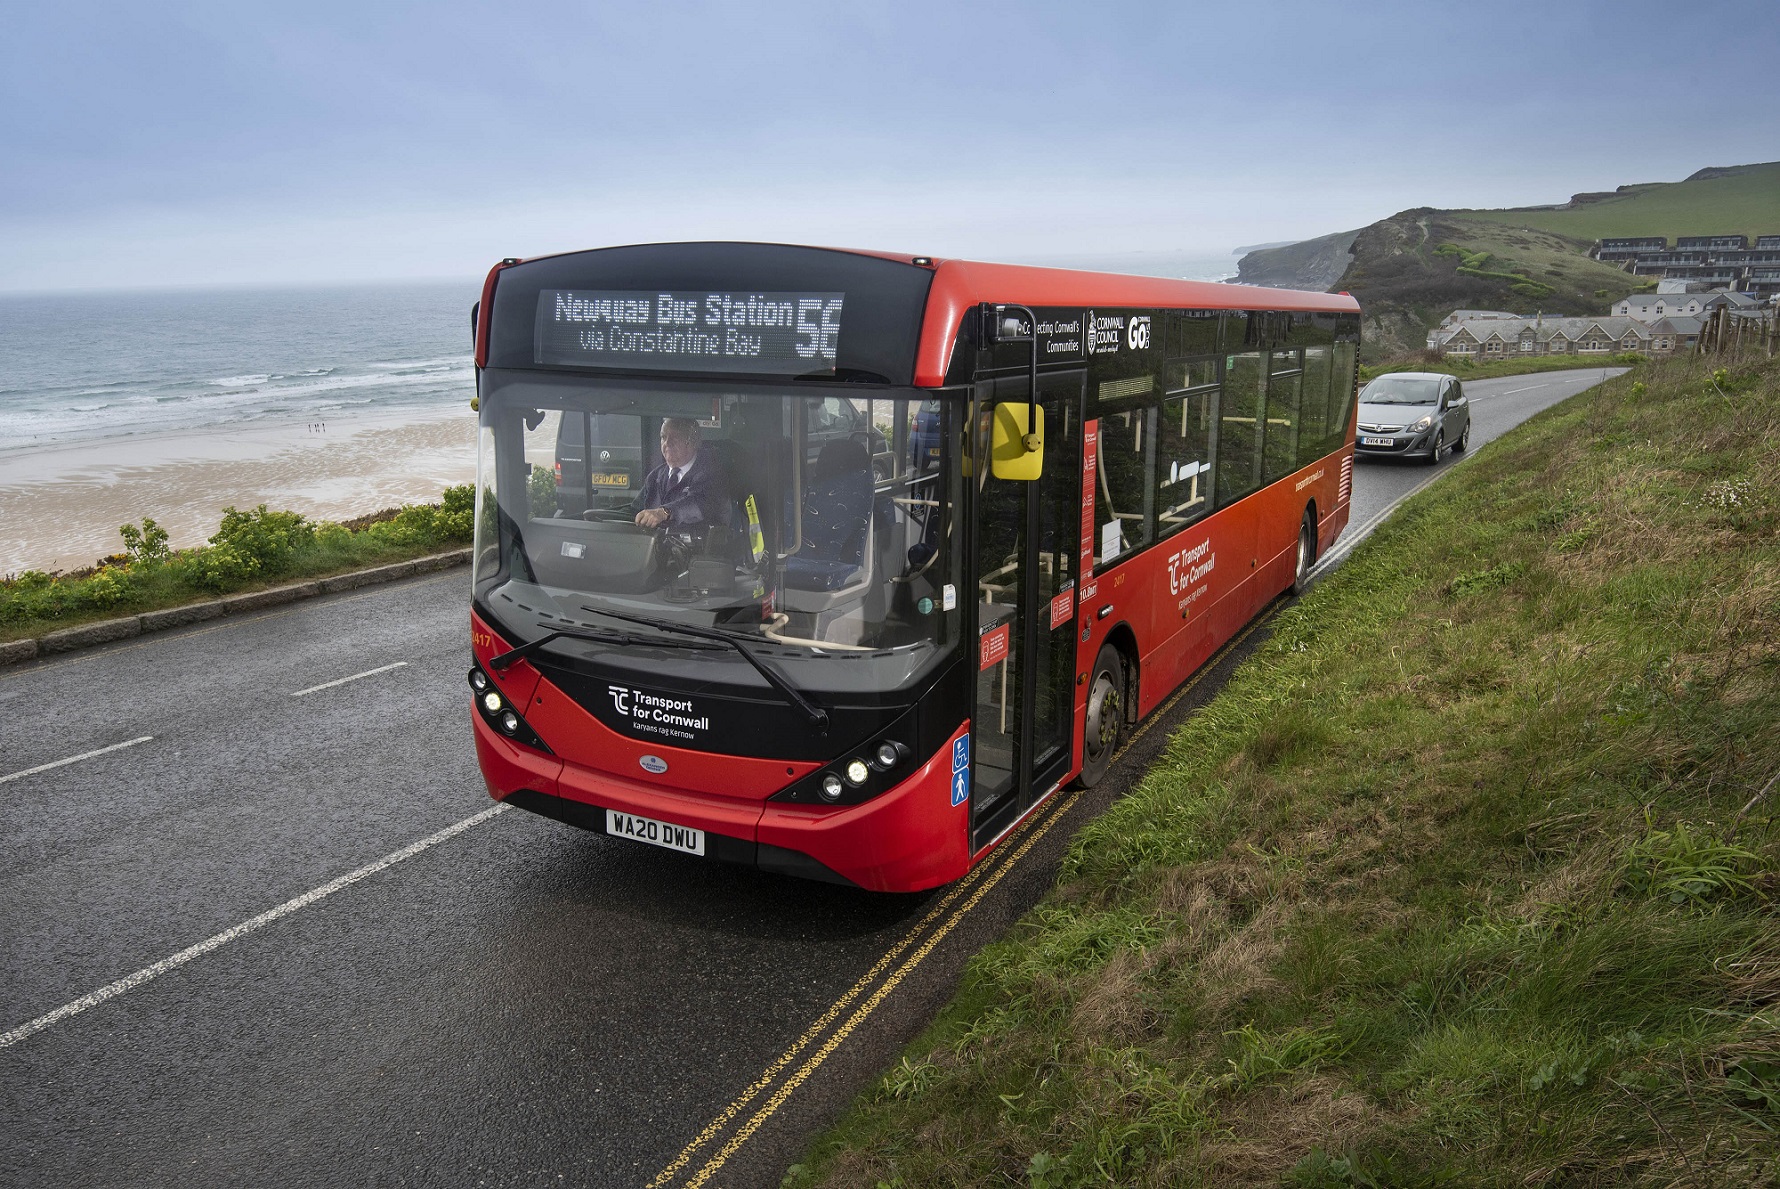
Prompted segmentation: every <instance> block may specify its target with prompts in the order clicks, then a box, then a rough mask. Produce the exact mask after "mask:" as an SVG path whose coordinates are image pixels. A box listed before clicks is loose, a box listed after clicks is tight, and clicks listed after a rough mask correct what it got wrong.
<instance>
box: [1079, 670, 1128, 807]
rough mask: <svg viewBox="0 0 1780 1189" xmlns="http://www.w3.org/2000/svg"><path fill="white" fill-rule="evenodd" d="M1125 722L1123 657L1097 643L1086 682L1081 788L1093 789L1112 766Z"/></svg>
mask: <svg viewBox="0 0 1780 1189" xmlns="http://www.w3.org/2000/svg"><path fill="white" fill-rule="evenodd" d="M1124 722H1125V658H1124V656H1122V655H1121V654H1120V652H1119V650H1118V649H1116V648H1114V647H1113V646H1112V645H1111V644H1102V645H1101V646H1100V655H1099V656H1097V657H1095V658H1094V675H1093V677H1091V678H1090V679H1089V681H1088V713H1087V716H1086V724H1085V726H1084V727H1083V731H1082V774H1081V777H1080V782H1081V786H1082V787H1083V788H1093V787H1094V786H1095V785H1097V784H1099V783H1100V778H1101V777H1102V776H1105V775H1106V770H1107V768H1109V767H1110V766H1111V765H1112V758H1113V752H1115V751H1117V750H1118V746H1119V728H1120V727H1122V726H1123V725H1124Z"/></svg>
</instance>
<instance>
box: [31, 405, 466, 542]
mask: <svg viewBox="0 0 1780 1189" xmlns="http://www.w3.org/2000/svg"><path fill="white" fill-rule="evenodd" d="M323 426H325V428H322V427H323ZM475 473H476V415H475V414H474V413H472V412H471V411H470V410H469V408H468V407H466V406H465V405H454V406H451V407H448V408H440V409H426V410H414V409H404V410H402V411H400V412H384V413H365V414H362V415H359V416H354V417H346V416H340V417H330V418H329V419H328V420H327V421H326V422H320V423H308V422H295V423H280V424H258V425H254V426H252V427H250V428H238V429H237V428H231V429H229V430H226V431H217V432H210V433H206V432H202V431H182V432H178V433H167V434H153V435H140V436H133V437H127V438H112V439H105V440H100V441H93V442H84V443H76V444H69V445H61V446H53V447H45V448H43V449H37V450H21V451H10V452H5V453H0V575H4V574H14V573H18V572H19V571H22V570H46V571H55V570H74V569H80V568H82V567H85V566H90V565H92V564H93V563H94V562H95V561H96V560H98V559H99V558H101V557H104V556H106V555H107V554H111V553H117V552H119V551H121V550H122V548H123V542H122V540H121V538H120V537H119V536H118V531H117V530H118V526H119V525H122V524H126V523H131V524H134V523H137V522H140V521H141V519H142V518H143V517H144V516H149V517H153V518H154V520H155V522H156V523H157V524H159V525H160V526H161V527H162V528H164V529H166V530H167V532H168V534H169V535H170V536H171V538H172V541H171V543H172V545H173V546H174V547H175V548H179V547H184V546H191V545H201V544H203V543H204V541H205V539H206V538H207V537H209V536H210V534H212V533H214V532H215V531H216V527H217V522H218V521H219V520H220V519H221V518H222V510H223V509H224V508H225V507H227V506H230V505H233V506H234V507H237V508H244V509H245V508H252V507H255V506H257V505H259V504H266V505H267V506H269V507H271V508H274V509H289V510H290V511H293V512H301V513H302V514H303V515H304V516H307V517H309V518H310V519H311V520H314V521H322V520H346V519H350V518H352V517H354V516H361V515H363V514H365V513H367V512H375V511H377V510H379V509H381V508H387V507H391V506H393V505H396V504H406V503H431V502H433V501H436V500H437V499H438V498H439V493H440V492H441V491H442V490H444V489H445V488H446V487H449V486H452V485H454V484H459V483H468V482H470V481H471V480H472V479H473V478H474V477H475Z"/></svg>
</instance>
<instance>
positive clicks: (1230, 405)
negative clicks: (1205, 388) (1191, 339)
mask: <svg viewBox="0 0 1780 1189" xmlns="http://www.w3.org/2000/svg"><path fill="white" fill-rule="evenodd" d="M1263 358H1264V353H1263V352H1260V351H1245V352H1243V353H1242V354H1240V355H1231V356H1229V357H1228V358H1227V359H1226V360H1225V366H1224V394H1223V395H1224V399H1223V406H1222V408H1221V409H1220V410H1219V414H1218V491H1217V503H1218V507H1220V508H1222V507H1224V506H1225V505H1226V504H1230V503H1233V502H1234V501H1236V500H1239V499H1241V498H1242V497H1243V496H1245V495H1247V494H1248V493H1249V492H1251V491H1253V490H1254V489H1255V488H1257V487H1259V486H1260V477H1261V432H1260V424H1259V423H1260V420H1261V417H1262V416H1263V414H1262V388H1261V385H1262V382H1263V381H1264V379H1265V374H1264V372H1263V370H1262V360H1263Z"/></svg>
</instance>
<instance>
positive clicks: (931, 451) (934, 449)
mask: <svg viewBox="0 0 1780 1189" xmlns="http://www.w3.org/2000/svg"><path fill="white" fill-rule="evenodd" d="M927 457H929V458H938V457H939V447H938V446H929V447H927Z"/></svg>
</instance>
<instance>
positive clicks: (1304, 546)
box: [1292, 508, 1316, 594]
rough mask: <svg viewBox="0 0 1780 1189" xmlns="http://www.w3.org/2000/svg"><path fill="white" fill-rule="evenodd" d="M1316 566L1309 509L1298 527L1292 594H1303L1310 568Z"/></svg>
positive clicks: (1314, 539)
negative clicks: (1296, 565) (1296, 558)
mask: <svg viewBox="0 0 1780 1189" xmlns="http://www.w3.org/2000/svg"><path fill="white" fill-rule="evenodd" d="M1315 564H1316V525H1315V524H1314V523H1312V521H1311V519H1310V509H1309V508H1306V509H1305V510H1304V519H1303V521H1302V522H1300V523H1299V525H1298V568H1297V569H1295V570H1293V571H1292V593H1293V594H1303V593H1304V588H1305V587H1306V586H1308V585H1309V584H1310V567H1311V566H1314V565H1315Z"/></svg>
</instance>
